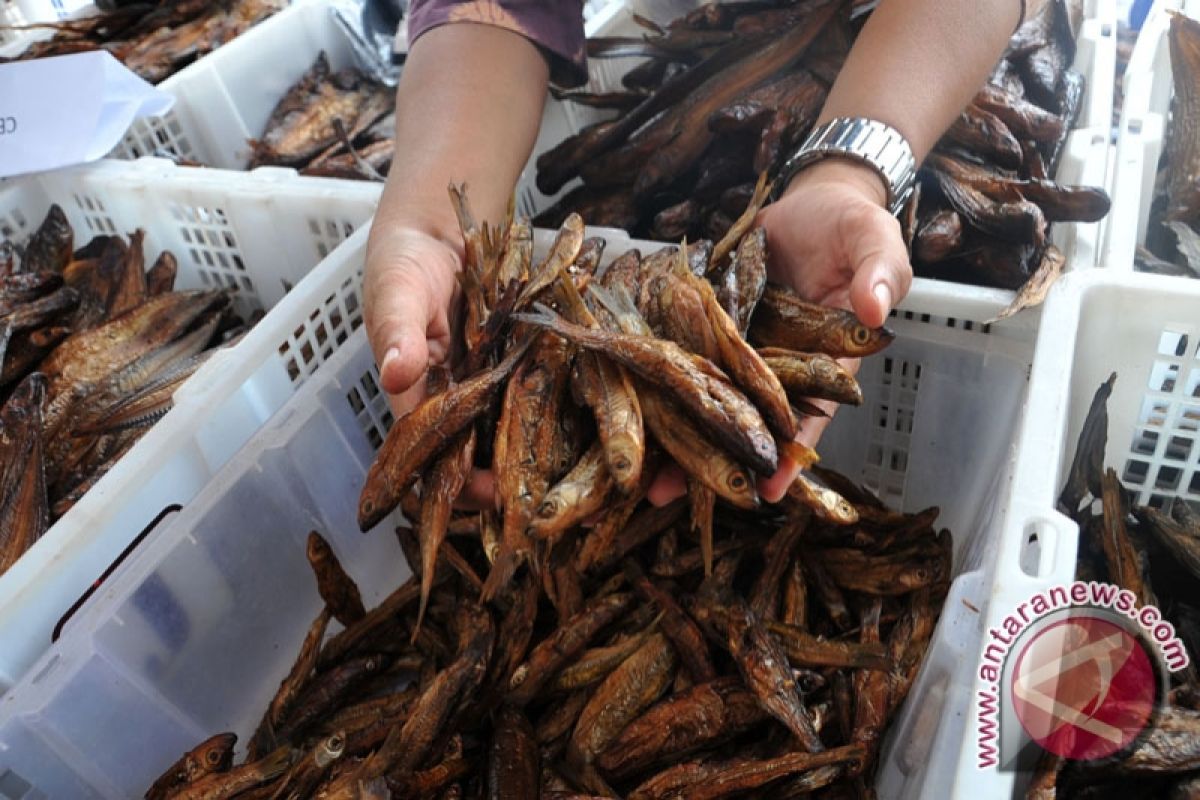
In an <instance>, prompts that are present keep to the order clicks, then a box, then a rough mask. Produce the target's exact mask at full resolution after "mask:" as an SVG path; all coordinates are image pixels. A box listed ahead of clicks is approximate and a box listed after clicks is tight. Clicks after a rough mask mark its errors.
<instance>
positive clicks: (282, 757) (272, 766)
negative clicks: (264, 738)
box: [258, 744, 292, 781]
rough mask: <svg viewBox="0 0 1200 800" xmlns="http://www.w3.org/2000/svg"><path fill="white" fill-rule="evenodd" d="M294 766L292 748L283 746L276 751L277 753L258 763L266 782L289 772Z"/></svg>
mask: <svg viewBox="0 0 1200 800" xmlns="http://www.w3.org/2000/svg"><path fill="white" fill-rule="evenodd" d="M291 765H292V748H291V747H290V746H288V745H286V744H285V745H283V746H282V747H279V748H278V749H276V750H275V752H273V753H271V754H270V755H268V756H266V757H265V758H263V759H262V760H261V761H259V762H258V767H259V769H260V770H261V773H260V774H261V775H262V778H263V780H264V781H269V780H274V779H275V778H278V777H279V776H280V775H282V774H283V773H285V772H287V770H288V767H290V766H291Z"/></svg>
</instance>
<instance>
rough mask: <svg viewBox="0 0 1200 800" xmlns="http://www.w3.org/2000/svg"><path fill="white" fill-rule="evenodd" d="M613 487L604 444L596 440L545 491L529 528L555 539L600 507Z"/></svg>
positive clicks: (552, 539)
mask: <svg viewBox="0 0 1200 800" xmlns="http://www.w3.org/2000/svg"><path fill="white" fill-rule="evenodd" d="M612 487H613V481H612V477H611V476H610V475H609V472H608V467H607V466H605V453H604V448H603V446H602V445H601V443H600V442H599V441H597V442H596V443H595V444H593V445H592V447H591V448H590V449H589V450H588V451H587V452H586V453H584V455H583V458H581V459H580V460H579V463H578V464H576V465H575V467H574V469H572V470H571V471H570V472H569V473H568V474H567V476H566V477H565V478H563V479H562V480H561V481H559V482H558V483H557V484H555V485H554V487H553V488H551V489H550V491H548V492H547V493H546V497H545V499H544V500H542V504H541V505H540V506H538V510H537V516H536V517H535V518H534V520H533V522H532V523H531V524H530V526H529V532H530V533H531V534H533V536H534V537H535V538H537V539H543V540H549V541H551V542H553V541H556V540H557V539H558V537H560V536H562V534H564V533H565V532H566V531H567V530H568V529H569V528H572V527H574V526H576V525H578V524H579V523H580V522H582V521H583V520H585V519H587V518H588V517H590V516H591V515H592V514H594V513H596V512H597V511H599V510H600V509H601V508H602V507H603V505H604V502H605V501H606V500H607V499H608V496H609V493H610V492H611V490H612Z"/></svg>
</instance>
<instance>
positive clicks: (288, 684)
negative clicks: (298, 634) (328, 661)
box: [246, 605, 331, 758]
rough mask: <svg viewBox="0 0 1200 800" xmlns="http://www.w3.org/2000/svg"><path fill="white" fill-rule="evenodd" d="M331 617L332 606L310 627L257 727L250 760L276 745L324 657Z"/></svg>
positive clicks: (252, 741) (322, 609) (318, 616)
mask: <svg viewBox="0 0 1200 800" xmlns="http://www.w3.org/2000/svg"><path fill="white" fill-rule="evenodd" d="M330 616H331V614H330V612H329V606H328V605H325V606H323V607H322V608H321V613H319V614H317V618H316V619H314V620H313V623H312V625H310V626H309V628H308V633H306V634H305V635H304V641H303V643H301V645H300V653H299V655H297V656H296V661H295V662H294V663H293V664H292V668H291V670H290V671H289V672H288V674H287V676H286V677H284V679H283V680H282V681H280V683H279V688H278V689H277V690H276V691H275V696H274V697H272V698H271V702H270V703H268V704H267V713H266V714H264V715H263V718H262V721H261V722H259V723H258V728H257V729H256V730H255V731H254V735H253V736H252V737H251V738H250V742H249V744H248V745H247V746H246V751H247V752H248V753H249V754H250V757H251V758H255V757H257V756H261V755H265V754H266V753H267V752H268V751H270V750H271V749H273V748H274V747H275V745H276V744H277V743H276V741H275V729H276V728H278V727H279V726H280V725H281V724H282V723H283V721H284V719H285V718H286V717H287V716H288V714H290V713H291V710H292V705H293V704H294V703H295V702H296V698H297V697H298V696H299V695H300V692H301V691H302V690H303V688H304V686H305V685H306V684H307V683H308V680H309V678H310V677H311V676H312V673H313V669H314V668H315V667H316V664H317V657H318V656H319V655H320V654H321V642H322V640H324V638H325V630H326V629H327V628H328V627H329V619H330Z"/></svg>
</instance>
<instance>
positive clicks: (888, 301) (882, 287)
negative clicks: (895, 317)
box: [871, 283, 892, 314]
mask: <svg viewBox="0 0 1200 800" xmlns="http://www.w3.org/2000/svg"><path fill="white" fill-rule="evenodd" d="M871 293H872V294H874V295H875V299H876V300H878V301H879V305H880V306H882V307H883V313H884V314H887V313H888V312H889V311H891V310H892V290H891V289H889V288H888V285H887V284H886V283H877V284H875V288H874V289H872V290H871Z"/></svg>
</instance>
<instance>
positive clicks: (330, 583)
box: [305, 531, 367, 628]
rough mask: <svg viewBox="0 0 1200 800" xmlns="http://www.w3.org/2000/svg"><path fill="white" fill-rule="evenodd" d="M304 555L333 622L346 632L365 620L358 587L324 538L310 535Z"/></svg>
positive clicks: (315, 533) (313, 534)
mask: <svg viewBox="0 0 1200 800" xmlns="http://www.w3.org/2000/svg"><path fill="white" fill-rule="evenodd" d="M305 553H306V555H307V556H308V563H309V566H311V567H312V570H313V574H314V575H316V577H317V592H318V593H319V594H320V595H321V599H322V600H324V601H325V605H326V606H327V607H328V608H329V611H330V613H331V614H332V615H333V618H334V619H336V620H337V621H338V622H340V623H342V626H343V627H347V628H348V627H350V626H351V625H353V624H354V623H356V622H358V621H359V620H360V619H362V618H363V617H364V616H366V614H367V610H366V609H365V608H363V602H362V595H361V594H359V591H358V585H357V584H355V583H354V579H353V578H351V577H350V576H349V575H347V574H346V570H345V569H343V568H342V564H341V562H340V561H338V557H337V555H336V554H335V553H334V552H333V548H332V547H330V546H329V542H328V541H326V540H325V537H324V536H322V535H321V534H319V533H317V532H316V531H310V532H309V534H308V547H307V548H306V551H305Z"/></svg>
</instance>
